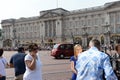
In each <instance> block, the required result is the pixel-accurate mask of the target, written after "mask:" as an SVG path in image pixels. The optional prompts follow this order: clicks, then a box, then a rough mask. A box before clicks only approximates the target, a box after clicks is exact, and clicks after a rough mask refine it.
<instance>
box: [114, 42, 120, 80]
mask: <svg viewBox="0 0 120 80" xmlns="http://www.w3.org/2000/svg"><path fill="white" fill-rule="evenodd" d="M115 51H116V52H115V55H114V58H115V72H116V74H117V76H118V78H119V80H120V44H117V45H116V46H115Z"/></svg>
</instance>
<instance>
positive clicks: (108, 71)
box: [76, 39, 118, 80]
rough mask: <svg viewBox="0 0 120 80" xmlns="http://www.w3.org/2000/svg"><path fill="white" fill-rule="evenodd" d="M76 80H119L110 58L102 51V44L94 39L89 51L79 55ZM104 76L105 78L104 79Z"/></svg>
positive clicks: (90, 43)
mask: <svg viewBox="0 0 120 80" xmlns="http://www.w3.org/2000/svg"><path fill="white" fill-rule="evenodd" d="M76 69H77V72H78V74H77V79H76V80H103V79H104V78H105V79H106V80H118V79H117V77H116V75H115V73H114V71H113V69H112V66H111V63H110V59H109V56H108V55H107V54H106V53H104V52H101V51H100V42H99V40H97V39H93V40H91V41H90V42H89V49H88V50H87V51H84V52H82V53H81V54H79V55H78V60H77V62H76ZM103 75H104V77H103Z"/></svg>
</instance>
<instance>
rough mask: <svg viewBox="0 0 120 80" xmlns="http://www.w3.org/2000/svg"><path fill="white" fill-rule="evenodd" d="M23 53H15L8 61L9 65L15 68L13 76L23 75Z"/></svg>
mask: <svg viewBox="0 0 120 80" xmlns="http://www.w3.org/2000/svg"><path fill="white" fill-rule="evenodd" d="M25 55H26V54H25V53H16V54H15V55H13V56H12V57H11V59H10V63H11V64H13V66H14V68H15V76H17V75H20V74H23V73H24V72H25V62H24V57H25Z"/></svg>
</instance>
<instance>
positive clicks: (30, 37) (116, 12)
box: [1, 1, 120, 47]
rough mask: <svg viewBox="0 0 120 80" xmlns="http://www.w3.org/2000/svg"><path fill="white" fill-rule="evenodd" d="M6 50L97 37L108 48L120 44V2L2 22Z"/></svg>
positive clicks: (56, 10) (45, 11) (88, 39)
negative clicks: (110, 45) (21, 46)
mask: <svg viewBox="0 0 120 80" xmlns="http://www.w3.org/2000/svg"><path fill="white" fill-rule="evenodd" d="M1 26H2V30H3V38H2V41H3V47H17V46H20V45H27V44H28V43H31V42H35V43H37V44H38V45H39V46H41V45H44V46H46V45H52V44H55V43H63V42H67V43H80V44H81V45H82V46H87V45H88V42H89V41H90V40H91V39H93V38H97V39H99V40H100V41H101V43H102V44H104V45H108V44H110V43H111V42H112V43H119V42H120V41H119V40H120V1H116V2H109V3H106V4H104V5H102V6H97V7H90V8H85V9H79V10H73V11H68V10H65V9H63V8H56V9H51V10H44V11H40V15H39V16H35V17H27V18H24V17H22V18H19V19H5V20H2V21H1Z"/></svg>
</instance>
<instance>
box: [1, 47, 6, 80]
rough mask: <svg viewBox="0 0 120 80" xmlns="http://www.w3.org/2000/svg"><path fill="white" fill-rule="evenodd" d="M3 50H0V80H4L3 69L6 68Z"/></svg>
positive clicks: (4, 72) (4, 73)
mask: <svg viewBox="0 0 120 80" xmlns="http://www.w3.org/2000/svg"><path fill="white" fill-rule="evenodd" d="M3 53H4V50H3V49H2V48H0V80H6V71H5V68H6V67H7V66H8V62H7V60H6V59H5V58H4V57H3V56H2V55H3Z"/></svg>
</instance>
